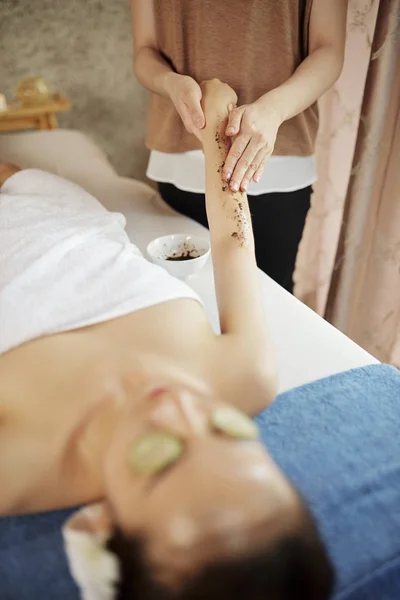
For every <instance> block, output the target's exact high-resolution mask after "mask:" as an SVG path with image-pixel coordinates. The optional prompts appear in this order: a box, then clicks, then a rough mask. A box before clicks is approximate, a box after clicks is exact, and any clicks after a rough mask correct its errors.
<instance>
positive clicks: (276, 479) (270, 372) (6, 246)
mask: <svg viewBox="0 0 400 600" xmlns="http://www.w3.org/2000/svg"><path fill="white" fill-rule="evenodd" d="M202 87H203V107H204V111H205V115H206V119H207V126H206V127H205V129H204V131H203V144H204V153H205V159H206V180H207V212H208V218H209V223H210V234H211V244H212V254H213V262H214V271H215V284H216V289H217V296H218V305H219V313H220V321H221V330H222V335H221V336H216V335H214V333H213V331H212V329H211V327H210V325H209V323H208V321H207V319H206V316H205V314H204V312H203V309H202V306H201V304H200V302H199V301H196V300H197V298H196V296H195V294H194V293H193V292H192V291H191V290H190V288H189V287H187V286H186V285H185V284H183V283H182V282H179V281H178V280H175V279H173V278H171V277H170V276H169V275H168V274H167V273H166V272H165V271H163V270H162V269H159V268H158V267H156V266H154V265H151V264H149V263H148V262H147V261H145V259H144V258H143V257H142V256H141V255H140V253H139V251H138V250H137V248H135V246H133V245H132V244H131V243H130V242H129V240H128V238H127V236H126V234H125V232H124V218H123V217H122V215H118V214H113V213H109V212H108V211H106V210H105V209H104V208H103V207H102V206H101V205H100V204H99V203H98V202H97V201H96V200H95V199H94V198H93V197H91V196H90V195H89V194H87V193H86V192H84V191H83V190H82V189H81V188H79V187H78V186H76V185H75V184H72V183H70V182H67V181H65V180H62V179H60V178H58V177H56V176H54V175H50V174H47V173H43V172H41V171H35V170H26V171H20V172H18V169H13V168H12V167H9V169H10V170H9V171H8V167H7V166H3V168H2V170H1V171H0V177H2V179H3V186H2V188H1V195H0V272H1V279H0V282H1V286H0V489H1V495H0V514H2V515H10V514H18V513H19V514H20V513H26V512H34V511H45V510H50V509H54V508H61V507H68V506H74V505H79V504H88V503H93V502H95V501H102V502H100V503H99V504H98V505H96V508H95V509H92V510H88V509H86V511H85V510H84V511H81V512H80V513H78V514H77V515H75V517H73V518H72V520H71V522H70V523H69V526H68V527H67V533H66V539H67V545H69V546H70V547H71V548H72V549H73V550H75V558H73V559H72V562H73V564H72V568H73V570H75V575H76V576H77V578H78V579H80V580H81V584H82V593H83V594H84V597H89V596H85V594H86V593H89V592H90V590H89V592H88V589H87V588H86V587H85V586H86V584H85V582H84V581H83V580H84V579H85V559H84V556H83V554H84V553H83V554H82V550H79V548H82V545H81V546H80V545H79V539H80V538H79V532H80V533H82V532H84V531H87V532H88V539H89V538H90V535H92V538H93V539H94V540H97V544H99V543H102V544H103V545H104V546H105V547H106V548H107V550H105V551H104V563H102V564H103V568H102V569H101V573H98V574H96V576H95V578H98V580H97V581H96V582H95V583H93V582H92V584H91V585H92V586H94V587H95V589H97V590H99V589H102V593H104V594H105V595H104V596H99V597H101V598H135V599H136V600H141V599H142V598H146V599H147V600H148V599H152V598H155V597H156V598H158V599H163V598H170V597H172V596H173V598H176V599H182V600H183V599H189V598H190V599H192V598H207V599H208V600H217V599H218V600H224V599H226V600H228V599H229V600H234V599H235V598H241V599H246V600H260V599H263V598H265V599H269V600H277V599H282V600H283V599H285V600H289V599H295V598H299V599H300V598H307V599H308V600H312V599H314V600H322V599H326V598H328V597H329V595H330V591H331V589H332V584H333V575H332V569H331V566H330V563H329V559H328V557H327V554H326V552H325V550H324V547H323V545H322V542H321V540H320V537H319V534H318V532H317V529H316V526H315V524H314V522H313V519H312V517H311V515H310V514H309V512H308V510H307V508H306V507H305V505H304V503H303V501H302V500H301V498H300V497H299V495H298V493H297V492H296V491H295V489H294V488H293V487H292V485H291V484H290V483H289V481H288V480H287V479H286V477H285V476H284V474H283V473H282V472H280V471H279V469H278V467H277V466H276V465H275V464H274V463H273V461H272V459H271V458H269V457H268V455H267V454H266V453H265V451H264V450H263V448H262V446H261V445H260V444H259V443H258V442H257V439H256V438H257V431H256V428H255V425H254V424H253V422H252V421H251V420H250V419H249V418H248V416H246V415H250V416H251V415H255V414H256V413H258V412H259V411H261V410H262V409H263V408H265V407H266V406H268V405H269V404H270V403H271V402H272V401H273V399H274V396H275V393H276V372H275V361H274V355H273V350H272V349H271V347H270V343H269V337H268V332H267V329H266V326H265V322H264V315H263V308H262V303H261V296H260V291H259V287H258V272H257V267H256V262H255V257H254V242H253V236H252V228H251V219H250V214H249V211H248V205H247V198H246V195H245V194H244V193H243V194H242V193H236V194H233V193H232V192H231V191H230V190H229V188H228V187H227V186H226V185H225V184H224V183H223V182H222V180H221V174H220V171H221V165H222V164H223V161H224V158H225V156H226V154H227V151H228V142H227V140H226V139H225V137H224V134H223V131H224V128H225V126H226V120H227V116H228V111H229V105H230V104H233V105H234V104H235V102H236V95H235V93H234V92H233V90H232V89H231V88H229V87H228V86H227V85H224V84H222V83H220V82H219V81H217V80H212V81H210V82H206V83H204V84H203V86H202ZM8 174H11V177H8ZM139 309H140V310H139ZM244 413H245V414H244ZM89 534H90V535H89ZM74 540H75V541H76V540H78V541H77V542H76V543H75V541H74ZM72 554H74V552H72ZM116 556H118V557H119V560H117V559H116ZM81 561H83V562H81ZM102 586H103V587H102ZM171 594H172V596H171ZM90 597H92V596H90Z"/></svg>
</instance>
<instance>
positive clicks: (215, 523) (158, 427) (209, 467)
mask: <svg viewBox="0 0 400 600" xmlns="http://www.w3.org/2000/svg"><path fill="white" fill-rule="evenodd" d="M223 407H224V405H223V403H221V402H219V401H218V400H217V399H215V398H213V397H212V395H211V394H210V393H208V392H207V391H206V390H202V389H201V388H198V387H197V386H196V385H194V384H191V383H186V382H185V383H176V382H174V383H169V384H166V385H161V386H154V387H150V388H147V389H145V390H143V392H142V394H141V397H140V398H139V399H138V401H137V402H136V403H135V407H134V409H132V412H131V413H130V414H129V415H125V417H124V419H123V420H122V422H121V423H120V426H119V428H118V430H117V431H116V434H115V436H114V439H113V441H112V444H111V446H110V449H109V452H108V454H107V457H106V467H105V477H106V489H107V498H108V501H109V503H110V506H111V508H112V512H113V515H114V518H115V520H116V521H117V523H118V525H119V526H120V528H121V529H122V530H123V531H125V533H126V534H128V535H132V536H136V535H138V536H140V537H143V538H144V539H145V540H146V542H147V544H146V547H147V550H148V558H149V560H150V562H151V563H152V565H153V568H154V569H155V572H156V573H157V575H158V577H159V579H160V580H161V581H164V582H165V583H169V584H175V583H178V582H179V580H180V578H181V577H184V576H185V575H188V574H189V573H190V572H191V571H192V570H194V569H195V568H196V566H197V567H198V566H200V565H201V564H203V563H204V562H208V561H210V560H213V559H214V558H215V557H218V556H224V555H225V556H227V555H232V553H234V554H235V553H241V552H245V551H246V548H247V545H251V548H253V549H256V548H257V545H258V544H260V545H265V542H266V540H267V539H268V538H269V536H271V537H273V535H274V531H277V530H278V529H279V530H282V522H283V520H285V522H288V521H290V518H289V517H288V515H290V514H291V513H292V512H293V510H292V509H293V508H295V507H296V506H297V496H296V493H295V491H294V490H293V488H292V487H291V485H290V484H289V482H288V481H287V480H286V478H285V477H284V476H283V474H282V473H281V472H280V471H279V469H278V468H277V466H276V465H275V464H274V463H273V461H272V460H271V459H270V458H269V457H268V455H267V454H266V453H265V451H264V449H263V447H262V446H261V444H260V443H259V442H258V441H257V440H251V439H239V438H238V437H233V436H232V433H234V434H235V435H238V432H239V434H240V432H242V433H246V436H247V437H249V433H250V434H251V427H252V426H251V423H250V422H249V423H247V421H246V419H247V418H246V417H244V416H243V422H241V421H240V418H239V423H236V425H238V426H239V429H237V427H235V423H233V430H232V423H230V424H229V423H228V425H229V426H228V427H227V428H225V429H227V430H228V432H227V431H221V429H224V427H220V425H221V423H220V417H221V416H222V417H223V416H224V415H223V413H221V411H220V409H221V408H223ZM216 411H217V412H216ZM225 416H226V415H225ZM222 425H223V418H222ZM242 426H244V429H243V430H241V427H242ZM246 427H247V429H246ZM154 433H156V436H155V437H154V435H153V434H154ZM165 439H166V440H167V446H166V457H167V459H166V464H167V466H166V467H165V468H164V469H161V470H159V471H157V470H156V472H154V469H155V468H157V466H159V467H160V466H162V464H163V460H162V452H161V454H160V448H157V446H158V445H159V444H161V449H162V446H163V440H164V441H165ZM149 440H150V447H151V446H152V445H154V444H155V445H156V447H155V449H154V448H153V450H155V454H154V451H153V452H152V451H151V448H150V452H149V444H148V442H149ZM171 440H172V442H171ZM143 444H144V445H143ZM171 444H172V445H171ZM160 456H161V461H160V460H159V459H160ZM168 457H169V461H168ZM146 461H147V462H146ZM172 574H174V575H172ZM171 577H174V578H175V581H171Z"/></svg>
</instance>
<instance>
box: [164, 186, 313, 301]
mask: <svg viewBox="0 0 400 600" xmlns="http://www.w3.org/2000/svg"><path fill="white" fill-rule="evenodd" d="M158 188H159V190H160V194H161V196H162V198H163V199H164V200H165V202H166V203H167V204H168V205H169V206H170V207H171V208H173V209H174V210H176V211H178V212H180V213H182V214H184V215H186V216H187V217H190V218H191V219H194V220H195V221H197V222H198V223H201V224H202V225H204V226H205V227H208V222H207V215H206V208H205V199H204V194H193V193H192V192H184V191H182V190H180V189H178V188H177V187H175V186H174V185H172V184H171V183H159V184H158ZM248 198H249V206H250V212H251V215H252V221H253V230H254V239H255V243H256V258H257V265H258V266H259V268H260V269H262V271H264V272H265V273H267V275H269V276H270V277H272V279H274V280H275V281H276V282H277V283H279V284H280V285H281V286H282V287H284V288H285V289H286V290H288V291H289V292H291V293H293V271H294V267H295V261H296V255H297V249H298V246H299V243H300V240H301V236H302V233H303V229H304V223H305V220H306V216H307V213H308V210H309V208H310V198H311V186H310V187H306V188H304V189H302V190H297V191H295V192H278V193H271V194H262V195H260V196H249V197H248Z"/></svg>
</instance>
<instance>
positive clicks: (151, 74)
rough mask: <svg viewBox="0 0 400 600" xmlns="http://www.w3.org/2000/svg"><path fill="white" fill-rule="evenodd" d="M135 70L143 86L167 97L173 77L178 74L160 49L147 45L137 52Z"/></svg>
mask: <svg viewBox="0 0 400 600" xmlns="http://www.w3.org/2000/svg"><path fill="white" fill-rule="evenodd" d="M134 70H135V75H136V77H137V78H138V80H139V81H140V83H141V84H142V85H143V87H145V88H146V89H148V90H149V91H150V92H155V93H156V94H160V95H161V96H165V97H168V96H169V93H168V87H169V84H170V81H171V79H172V78H173V77H176V76H178V75H177V73H175V71H174V70H173V69H172V67H171V65H170V64H168V62H167V61H166V60H165V59H164V58H163V57H162V55H161V53H160V52H159V51H158V50H156V49H155V48H150V47H147V46H144V47H142V48H140V50H139V51H138V52H137V55H136V57H135V63H134Z"/></svg>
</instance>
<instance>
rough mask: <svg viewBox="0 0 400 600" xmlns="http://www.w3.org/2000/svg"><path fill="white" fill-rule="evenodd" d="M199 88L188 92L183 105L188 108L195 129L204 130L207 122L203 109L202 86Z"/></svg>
mask: <svg viewBox="0 0 400 600" xmlns="http://www.w3.org/2000/svg"><path fill="white" fill-rule="evenodd" d="M197 87H198V90H197V89H193V88H192V89H189V90H188V91H187V92H186V94H185V97H184V98H183V103H184V105H185V106H186V108H187V111H188V114H189V118H190V121H191V123H192V127H193V129H203V127H204V125H205V124H206V120H205V118H204V113H203V109H202V107H201V89H200V86H197Z"/></svg>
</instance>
